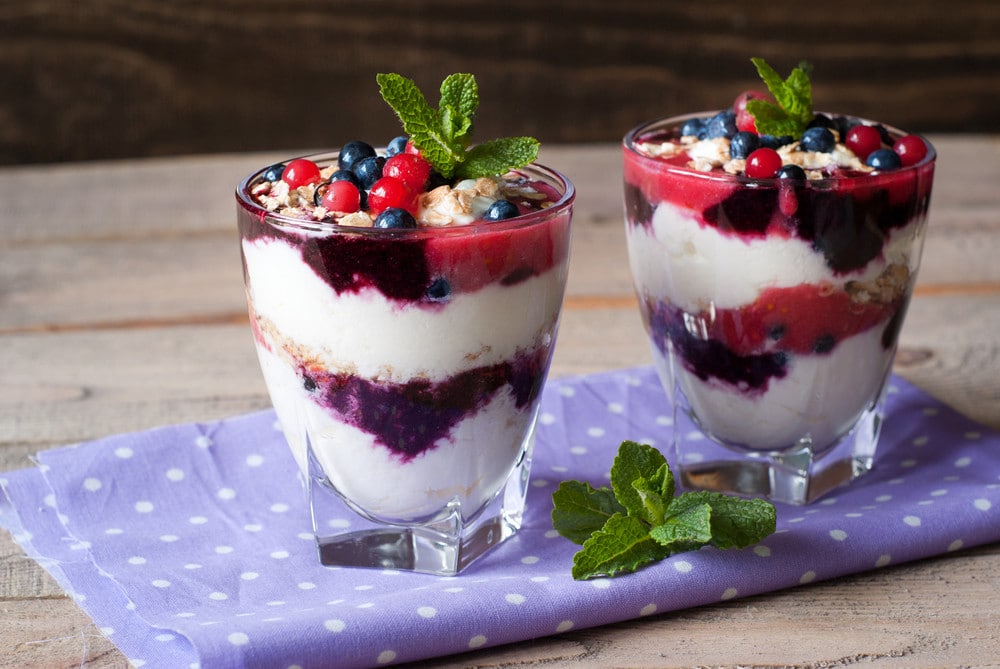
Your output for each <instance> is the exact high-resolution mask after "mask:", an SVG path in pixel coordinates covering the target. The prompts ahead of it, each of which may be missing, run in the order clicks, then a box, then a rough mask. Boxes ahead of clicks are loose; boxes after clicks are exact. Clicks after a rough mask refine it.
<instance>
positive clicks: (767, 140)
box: [760, 135, 795, 149]
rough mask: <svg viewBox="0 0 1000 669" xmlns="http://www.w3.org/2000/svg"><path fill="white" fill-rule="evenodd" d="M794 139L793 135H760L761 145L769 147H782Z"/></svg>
mask: <svg viewBox="0 0 1000 669" xmlns="http://www.w3.org/2000/svg"><path fill="white" fill-rule="evenodd" d="M794 141H795V140H794V139H792V136H791V135H777V136H775V135H760V145H761V146H762V147H764V148H768V149H780V148H781V147H783V146H785V145H786V144H791V143H792V142H794Z"/></svg>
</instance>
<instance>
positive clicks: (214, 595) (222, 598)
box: [208, 592, 229, 602]
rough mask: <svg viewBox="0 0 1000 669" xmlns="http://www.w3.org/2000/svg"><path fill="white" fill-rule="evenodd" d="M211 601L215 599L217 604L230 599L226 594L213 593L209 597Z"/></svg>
mask: <svg viewBox="0 0 1000 669" xmlns="http://www.w3.org/2000/svg"><path fill="white" fill-rule="evenodd" d="M208 598H209V599H214V600H215V601H217V602H224V601H225V600H227V599H229V595H227V594H226V593H224V592H213V593H210V594H209V595H208Z"/></svg>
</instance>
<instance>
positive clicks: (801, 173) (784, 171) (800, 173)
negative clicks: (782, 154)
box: [776, 164, 806, 181]
mask: <svg viewBox="0 0 1000 669" xmlns="http://www.w3.org/2000/svg"><path fill="white" fill-rule="evenodd" d="M776 176H777V177H778V178H779V179H791V180H793V181H805V180H806V171H805V170H804V169H802V168H801V167H799V166H798V165H793V164H788V165H782V166H781V169H780V170H778V174H777V175H776Z"/></svg>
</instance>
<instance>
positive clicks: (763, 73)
mask: <svg viewBox="0 0 1000 669" xmlns="http://www.w3.org/2000/svg"><path fill="white" fill-rule="evenodd" d="M750 61H751V62H752V63H753V64H754V66H756V68H757V73H758V74H759V75H760V78H761V80H762V81H763V82H764V84H765V85H766V86H767V90H768V91H770V92H771V95H772V96H773V97H774V100H775V102H776V103H777V104H775V102H769V101H767V100H750V101H749V102H747V111H748V112H750V114H751V115H752V116H753V117H754V121H755V122H756V126H757V132H758V133H760V134H762V135H774V136H781V135H791V136H792V137H793V138H794V139H800V138H801V137H802V133H803V132H805V129H806V128H807V127H808V126H809V123H810V122H811V121H812V120H813V108H812V105H813V102H812V84H811V83H810V81H809V75H810V74H811V73H812V65H810V64H809V63H807V62H805V61H802V62H801V63H799V66H798V67H796V68H795V69H793V70H792V72H791V74H789V75H788V78H787V79H782V78H781V75H779V74H778V73H777V72H775V70H774V68H772V67H771V66H770V65H768V64H767V62H766V61H765V60H764V59H763V58H751V59H750Z"/></svg>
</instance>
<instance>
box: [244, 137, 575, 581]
mask: <svg viewBox="0 0 1000 669" xmlns="http://www.w3.org/2000/svg"><path fill="white" fill-rule="evenodd" d="M336 157H337V156H336V154H335V153H334V154H332V155H325V156H311V157H310V159H312V160H314V161H315V162H317V163H319V164H320V165H325V164H330V163H331V162H332V161H336ZM517 172H519V173H520V174H521V175H522V176H523V177H526V178H528V179H530V180H531V181H532V182H535V183H536V184H541V185H542V187H543V188H544V189H546V190H548V191H550V192H551V194H552V195H553V198H550V199H554V204H552V206H550V207H548V208H546V209H541V210H537V211H534V212H531V213H528V214H524V215H521V216H518V217H516V218H511V219H508V220H505V221H500V222H488V223H487V222H475V223H472V224H469V225H457V226H450V227H441V228H433V227H421V228H416V229H405V230H403V229H394V230H393V229H388V230H386V229H375V228H360V227H348V226H341V225H336V224H333V223H327V222H316V221H306V220H298V219H294V218H288V217H282V216H279V215H274V214H271V213H268V212H267V211H266V210H265V209H263V208H262V207H261V206H260V205H259V204H257V203H256V202H255V201H254V199H253V198H252V196H251V195H250V190H251V188H252V187H253V185H254V184H255V183H257V182H258V181H259V180H260V179H261V173H260V172H258V173H256V174H253V175H251V176H249V177H247V179H245V180H244V181H243V182H242V183H241V185H240V186H239V188H238V190H237V194H236V195H237V202H238V207H237V216H238V223H239V230H240V238H241V248H242V258H243V269H244V279H245V286H246V293H247V302H248V306H249V311H250V322H251V327H252V330H253V334H254V341H255V344H256V349H257V353H258V358H259V361H260V364H261V369H262V372H263V376H264V379H265V382H266V385H267V388H268V393H269V395H270V397H271V401H272V404H273V405H274V409H275V411H276V413H277V416H278V419H279V422H280V424H281V426H282V430H283V432H284V435H285V437H286V440H287V442H288V444H289V446H290V448H291V450H292V454H293V455H294V457H295V459H296V460H297V462H298V464H299V467H300V469H301V471H302V472H303V474H304V477H305V485H306V488H307V497H308V500H309V503H310V510H311V514H312V521H313V530H314V534H315V537H316V543H317V547H318V552H319V557H320V561H321V562H322V563H323V564H326V565H341V566H357V567H379V568H393V569H402V570H411V571H418V572H426V573H434V574H444V575H452V574H456V573H458V572H459V571H460V570H461V569H463V568H464V567H466V566H467V565H468V564H469V563H471V562H472V561H473V560H474V559H476V558H477V557H479V556H481V555H482V554H483V553H485V552H486V551H487V550H488V549H490V548H492V547H493V546H496V545H497V544H499V543H500V542H501V541H503V540H504V539H506V538H508V537H510V536H511V535H513V534H514V533H515V532H516V531H517V530H518V529H519V527H520V525H521V519H522V512H523V509H524V502H525V495H526V493H527V489H528V477H529V473H530V469H531V456H532V445H533V431H534V426H535V420H536V416H537V412H538V405H539V399H540V395H541V389H542V385H543V384H544V382H545V378H546V375H547V373H548V368H549V363H550V361H551V357H552V352H553V347H554V345H555V339H556V331H557V328H558V323H559V315H560V310H561V306H562V299H563V292H564V288H565V283H566V275H567V264H568V259H569V240H570V221H571V215H572V205H573V200H574V188H573V185H572V184H571V183H570V182H569V181H568V180H567V179H566V178H565V177H563V176H562V175H561V174H559V173H557V172H555V171H553V170H550V169H548V168H545V167H542V166H539V165H534V164H533V165H530V166H528V167H526V168H523V169H521V170H518V171H517Z"/></svg>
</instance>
